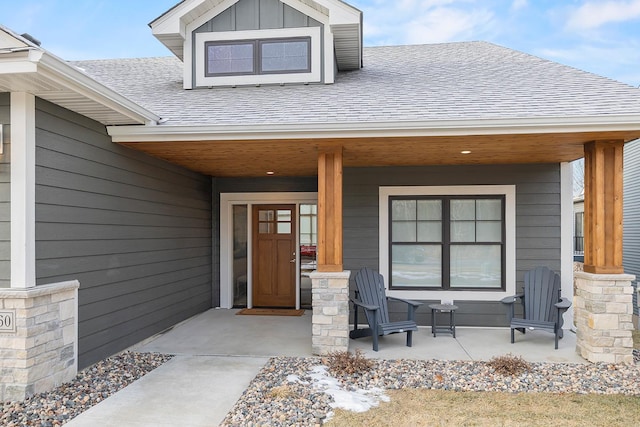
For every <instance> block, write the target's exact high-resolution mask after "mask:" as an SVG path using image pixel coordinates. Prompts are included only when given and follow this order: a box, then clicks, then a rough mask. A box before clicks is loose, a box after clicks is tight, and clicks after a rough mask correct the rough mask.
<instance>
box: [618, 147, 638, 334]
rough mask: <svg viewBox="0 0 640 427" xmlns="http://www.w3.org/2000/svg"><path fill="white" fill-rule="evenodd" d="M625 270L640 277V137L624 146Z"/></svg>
mask: <svg viewBox="0 0 640 427" xmlns="http://www.w3.org/2000/svg"><path fill="white" fill-rule="evenodd" d="M623 247H624V256H623V258H622V264H623V265H624V270H625V271H626V272H628V273H630V274H633V275H635V276H636V277H637V278H640V139H639V140H636V141H633V142H630V143H629V144H627V145H625V147H624V238H623ZM637 283H638V282H637V281H636V282H635V283H634V290H635V292H634V294H633V315H634V322H633V324H634V325H635V326H636V328H637V329H640V321H639V320H638V314H639V313H638V310H639V308H640V307H638V285H637Z"/></svg>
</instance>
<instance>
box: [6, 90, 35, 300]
mask: <svg viewBox="0 0 640 427" xmlns="http://www.w3.org/2000/svg"><path fill="white" fill-rule="evenodd" d="M10 102H11V107H10V110H11V287H12V288H31V287H34V286H35V285H36V97H35V96H34V95H32V94H30V93H26V92H11V101H10Z"/></svg>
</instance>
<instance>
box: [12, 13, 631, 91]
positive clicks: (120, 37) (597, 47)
mask: <svg viewBox="0 0 640 427" xmlns="http://www.w3.org/2000/svg"><path fill="white" fill-rule="evenodd" d="M347 2H348V3H350V4H352V5H353V6H355V7H357V8H359V9H360V10H362V11H363V12H364V38H365V46H373V45H397V44H419V43H441V42H449V41H469V40H485V41H490V42H493V43H497V44H499V45H502V46H506V47H509V48H513V49H517V50H521V51H523V52H527V53H530V54H533V55H536V56H540V57H543V58H546V59H550V60H554V61H557V62H561V63H563V64H566V65H571V66H574V67H577V68H579V69H582V70H585V71H590V72H593V73H596V74H600V75H603V76H606V77H610V78H613V79H615V80H619V81H622V82H625V83H628V84H630V85H633V86H636V87H638V86H640V0H347ZM176 3H177V1H176V0H0V24H2V25H4V26H7V27H9V28H11V29H12V30H14V31H16V32H17V33H20V34H21V33H29V34H31V35H32V36H34V37H36V38H37V39H39V40H40V41H41V42H42V46H43V47H44V48H46V49H48V50H49V51H51V52H52V53H54V54H56V55H58V56H60V57H62V58H63V59H67V60H81V59H100V58H120V57H142V56H165V55H168V54H170V53H169V51H168V50H167V49H166V48H165V47H164V46H163V45H162V44H160V42H158V41H157V40H156V39H155V38H154V37H153V36H152V35H151V30H150V29H149V27H148V26H147V24H148V23H149V22H151V21H152V20H153V19H155V18H156V17H158V16H160V15H161V14H162V13H164V12H165V11H166V10H168V9H169V8H171V7H172V6H173V5H174V4H176ZM365 66H366V64H365Z"/></svg>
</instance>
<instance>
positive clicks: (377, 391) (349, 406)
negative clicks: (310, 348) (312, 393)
mask: <svg viewBox="0 0 640 427" xmlns="http://www.w3.org/2000/svg"><path fill="white" fill-rule="evenodd" d="M309 376H310V377H311V379H312V385H313V387H314V388H316V389H319V390H320V391H322V392H324V393H326V394H328V395H329V396H331V397H333V401H334V402H333V403H332V404H331V407H332V408H334V409H335V408H339V409H345V410H347V411H353V412H366V411H368V410H369V409H371V408H373V407H376V406H378V405H379V403H380V401H383V402H388V401H389V396H387V395H386V394H384V390H382V389H381V388H377V387H375V388H372V389H370V390H364V389H355V390H347V389H345V388H344V387H343V386H342V385H341V384H340V382H339V381H338V380H337V379H336V378H334V377H332V376H331V375H329V372H328V368H327V367H326V366H324V365H318V366H314V367H313V368H312V369H311V374H310V375H309Z"/></svg>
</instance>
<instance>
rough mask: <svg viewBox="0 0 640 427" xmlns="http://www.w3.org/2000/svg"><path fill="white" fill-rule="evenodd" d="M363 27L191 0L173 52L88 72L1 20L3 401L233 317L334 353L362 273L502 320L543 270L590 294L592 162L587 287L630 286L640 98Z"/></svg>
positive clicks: (248, 4)
mask: <svg viewBox="0 0 640 427" xmlns="http://www.w3.org/2000/svg"><path fill="white" fill-rule="evenodd" d="M362 19H363V17H362V13H361V12H360V11H358V10H357V9H355V8H353V7H351V6H349V5H348V4H346V3H344V2H342V1H339V0H284V1H282V2H280V1H278V0H268V1H267V0H260V1H258V0H239V1H237V0H216V1H209V0H206V1H205V0H185V1H183V2H181V3H179V4H177V5H176V6H175V7H173V8H172V9H171V10H169V11H168V12H166V13H165V14H163V15H162V16H160V17H159V18H157V19H156V20H154V21H153V22H152V23H151V24H150V26H151V31H152V32H153V34H154V35H155V36H156V37H157V38H158V39H159V40H160V41H161V42H162V43H164V44H165V45H166V46H167V48H168V49H169V51H170V52H171V53H172V54H173V56H171V57H166V58H138V59H117V60H98V61H80V62H75V63H67V62H65V61H63V60H62V59H60V58H58V57H56V56H54V55H52V54H51V53H49V52H47V51H46V50H44V49H42V48H40V47H39V46H38V45H37V44H36V43H35V42H34V41H33V40H30V39H29V37H27V36H25V37H23V36H19V35H17V34H15V33H13V32H12V31H11V30H9V29H6V28H1V31H0V123H2V124H3V126H2V128H3V130H4V139H3V140H4V152H3V154H2V156H1V157H0V161H1V162H2V165H0V176H1V177H2V183H3V184H2V185H1V186H0V197H1V198H2V204H0V221H1V222H2V225H3V226H2V227H0V254H1V255H2V259H1V260H0V283H1V284H2V286H4V287H5V289H0V300H2V301H3V302H2V304H3V305H2V306H0V310H1V311H0V315H4V316H6V319H7V321H8V322H10V323H12V327H11V328H10V327H7V328H5V329H4V330H3V331H0V332H4V335H1V336H0V343H1V344H2V345H3V346H4V347H3V348H8V349H13V350H11V352H10V353H6V354H9V356H8V358H7V359H5V361H3V362H0V363H4V365H0V367H2V366H4V367H7V368H10V369H14V370H15V372H18V373H17V374H15V375H14V376H13V377H11V376H10V375H9V374H7V376H5V377H3V378H7V379H6V380H5V381H4V383H5V386H4V387H3V389H2V393H3V395H2V396H0V398H2V397H3V396H4V397H5V398H6V397H15V396H18V395H20V393H23V394H29V393H31V392H34V391H39V390H41V389H44V388H46V387H50V386H52V385H53V384H55V383H57V382H60V381H63V380H64V379H65V378H68V376H69V375H71V374H72V373H73V372H74V369H75V368H76V366H79V367H85V366H87V365H89V364H91V363H94V362H95V361H97V360H99V359H101V358H104V357H105V356H108V355H110V354H112V353H114V352H117V351H119V350H121V349H124V348H126V347H128V346H130V345H132V344H134V343H136V342H137V341H139V340H141V339H144V338H146V337H148V336H151V335H152V334H154V333H157V332H159V331H161V330H163V329H165V328H167V327H169V326H171V325H173V324H175V323H177V322H179V321H181V320H184V319H186V318H188V317H190V316H192V315H194V314H196V313H199V312H202V311H204V310H207V309H208V308H211V307H221V308H231V307H233V306H269V307H273V306H275V307H298V306H305V305H308V304H309V303H310V304H311V306H312V307H313V332H312V334H313V336H312V343H313V349H314V351H315V352H317V353H322V352H325V351H328V350H335V349H346V346H347V344H348V338H347V333H348V323H347V322H348V306H347V293H348V290H349V277H350V275H349V270H357V269H360V268H361V267H372V268H375V269H377V270H379V271H380V272H381V273H382V274H383V275H384V277H385V280H386V285H387V286H388V294H389V295H391V296H397V297H406V298H412V299H417V300H422V301H440V300H441V299H448V300H454V301H455V302H456V304H457V305H458V306H459V307H460V309H459V311H458V313H459V314H458V316H457V318H458V324H459V325H470V326H505V325H506V324H507V323H506V316H505V313H506V312H505V309H504V307H503V306H502V304H501V303H500V300H501V299H502V298H503V297H505V296H508V295H512V294H514V293H516V291H517V290H518V289H519V287H520V286H521V284H522V279H523V274H524V272H525V271H526V270H529V269H531V268H533V267H535V266H538V265H546V266H548V267H550V268H552V269H554V270H556V271H558V272H560V274H561V276H562V283H563V293H564V295H565V296H568V297H571V294H572V288H573V287H572V281H573V269H572V251H573V249H572V246H573V244H572V205H571V196H572V172H571V165H570V164H569V162H571V161H573V160H575V159H578V158H580V157H583V156H584V157H585V158H586V162H585V171H586V178H587V185H586V193H585V201H586V202H587V203H586V205H587V209H586V210H587V214H586V215H585V234H586V235H585V240H586V246H585V272H586V273H585V274H584V277H585V278H586V279H585V280H592V281H593V283H595V284H597V283H599V282H598V281H599V280H600V278H601V274H606V275H607V276H606V277H608V278H609V279H607V280H609V281H608V282H607V283H608V284H610V283H611V280H612V279H611V277H612V276H611V275H616V276H615V277H619V278H620V283H622V285H620V286H626V285H624V284H625V283H628V281H629V277H628V276H627V275H624V274H623V270H622V263H621V258H622V252H621V251H622V249H621V245H618V244H617V243H616V242H618V241H619V240H621V233H622V229H621V227H620V226H619V223H618V222H616V221H618V216H619V215H618V212H621V198H620V197H618V196H620V194H619V193H620V190H621V188H622V185H621V182H622V177H621V174H619V173H618V172H617V171H618V164H619V163H621V161H622V146H623V144H624V143H626V142H627V141H630V140H632V139H635V138H638V137H640V91H639V90H638V89H635V88H633V87H631V86H628V85H625V84H622V83H618V82H615V81H612V80H609V79H606V78H603V77H599V76H596V75H593V74H589V73H585V72H582V71H579V70H576V69H574V68H570V67H567V66H563V65H560V64H557V63H553V62H550V61H547V60H543V59H540V58H536V57H533V56H530V55H527V54H524V53H521V52H517V51H514V50H511V49H507V48H504V47H500V46H496V45H493V44H490V43H484V42H468V43H445V44H433V45H421V46H387V47H374V48H363V46H362ZM605 165H606V167H605ZM619 201H620V202H619ZM620 222H621V219H620ZM595 224H598V225H599V227H597V228H596V227H594V225H595ZM589 286H592V287H593V286H595V285H589ZM608 286H609V285H608ZM76 292H77V296H76ZM596 294H598V295H601V294H602V292H600V293H596ZM576 305H577V306H579V307H585V304H576ZM587 306H591V304H587ZM396 309H397V308H396V307H395V306H393V305H392V306H391V311H392V312H395V310H396ZM396 314H398V313H394V315H396ZM576 317H577V318H582V317H584V316H582V317H580V316H579V315H578V314H577V316H576ZM584 318H585V319H586V317H584ZM624 319H626V318H624ZM624 319H623V320H621V322H623V321H625V320H624ZM596 320H597V319H596ZM596 320H593V319H592V322H591V324H594V322H595V324H597V321H596ZM418 322H419V323H420V324H422V325H426V324H428V315H427V312H426V311H424V310H422V311H420V312H419V315H418ZM76 323H77V339H76V329H75V325H76ZM567 324H571V322H569V321H567ZM579 325H580V324H578V330H579V332H580V326H579ZM607 325H609V326H607V327H606V328H600V329H602V330H605V329H606V330H608V329H612V328H613V329H615V327H613V326H610V325H611V322H609V323H608V324H607ZM616 325H617V324H616ZM212 328H213V329H215V325H212ZM619 329H624V326H620V327H619ZM581 339H582V338H581V337H580V336H579V342H580V340H581ZM625 343H626V341H625ZM611 345H614V344H611ZM615 345H617V344H615ZM625 346H626V344H625ZM579 347H580V344H579ZM16 348H22V349H24V348H27V349H29V351H28V352H26V353H25V352H19V351H18V350H15V349H16ZM589 349H590V350H589V351H590V352H591V347H589ZM14 350H15V351H14ZM7 351H9V350H7ZM594 352H595V353H597V355H596V357H594V359H597V360H610V359H608V357H609V356H610V355H613V357H614V359H613V361H618V360H622V359H617V358H615V357H617V356H616V354H618V353H616V352H610V351H600V350H597V351H596V350H594ZM41 353H46V354H47V355H48V356H47V357H46V358H43V357H39V356H38V355H40V354H41ZM3 354H5V353H3ZM583 354H584V353H583ZM589 354H591V353H589ZM620 354H622V356H621V357H623V359H624V360H627V359H626V357H627V353H626V349H625V350H624V351H623V352H622V353H620ZM585 357H587V356H585ZM589 358H590V356H589ZM36 359H37V360H39V361H40V362H38V363H41V362H42V361H43V360H44V362H42V363H45V364H46V365H45V366H44V367H42V368H40V367H34V366H35V365H34V363H35V362H30V361H31V360H36ZM7 360H16V362H15V363H13V362H10V361H7ZM9 365H11V366H9ZM14 365H15V366H14ZM12 372H13V371H12ZM43 372H45V373H46V374H43ZM49 372H55V374H50V373H49ZM12 375H13V374H12ZM12 378H13V379H12Z"/></svg>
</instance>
